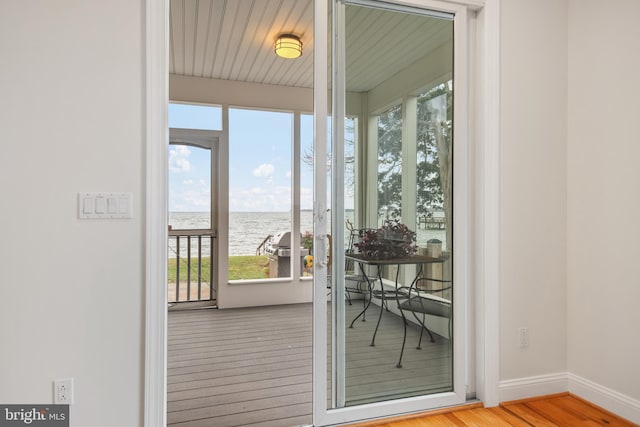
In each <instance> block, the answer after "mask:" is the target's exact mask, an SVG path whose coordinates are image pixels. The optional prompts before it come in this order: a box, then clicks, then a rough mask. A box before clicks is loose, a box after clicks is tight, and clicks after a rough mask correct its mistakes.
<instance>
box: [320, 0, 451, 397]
mask: <svg viewBox="0 0 640 427" xmlns="http://www.w3.org/2000/svg"><path fill="white" fill-rule="evenodd" d="M379 5H380V3H378V2H368V1H361V0H358V1H357V2H355V1H354V2H349V1H347V2H346V3H345V4H337V5H334V7H336V9H337V10H338V11H337V13H338V14H340V13H342V16H339V17H338V18H337V19H336V20H334V25H336V31H338V32H340V30H341V28H342V29H343V30H344V31H343V33H342V35H339V36H338V37H337V38H336V40H337V41H338V42H337V43H336V46H335V48H336V49H337V50H338V53H337V54H336V55H334V61H335V65H336V66H337V67H338V68H339V69H338V70H337V72H336V74H335V75H336V76H337V81H335V82H334V92H333V96H334V97H337V98H339V99H338V102H334V113H333V122H334V125H335V126H336V127H340V129H344V130H343V131H342V132H336V131H335V130H334V132H333V154H334V156H339V157H340V158H341V161H337V162H336V161H334V163H333V168H334V169H333V171H332V178H333V180H334V182H333V189H334V191H333V193H334V195H333V200H332V206H333V207H334V210H335V211H334V212H332V216H333V224H334V226H335V225H336V224H337V222H338V220H339V221H343V222H344V223H345V224H348V225H349V228H345V231H344V235H343V237H344V246H340V247H339V249H338V250H334V253H333V255H334V256H333V259H334V270H333V271H334V275H333V284H334V286H333V289H332V293H331V298H332V304H331V311H330V319H331V320H332V321H333V324H334V327H333V330H332V334H333V335H332V340H331V344H332V345H333V352H332V360H331V363H332V365H333V366H334V370H333V374H332V379H333V382H332V384H333V386H334V387H333V389H332V390H333V393H334V395H333V398H334V399H333V400H332V402H333V407H334V408H343V407H357V406H360V405H364V404H371V403H377V402H383V401H390V400H399V399H404V398H407V397H415V396H425V395H439V396H444V395H446V394H447V393H449V395H450V396H452V394H451V392H453V391H454V370H453V360H454V355H453V348H454V346H453V327H452V322H453V315H452V313H453V305H454V301H453V293H452V291H451V290H452V287H453V280H452V272H451V265H452V259H453V252H452V250H453V248H452V244H451V236H452V232H453V230H452V227H453V220H452V215H453V210H452V204H451V200H452V191H453V190H452V185H451V183H452V173H453V172H452V171H453V157H452V155H451V152H452V135H453V133H452V126H453V116H452V110H451V106H452V102H451V100H452V98H451V96H452V95H451V94H452V91H453V74H454V73H453V36H454V21H453V19H452V15H446V14H441V13H433V12H430V11H425V10H420V9H413V8H409V7H406V6H402V7H397V8H396V7H394V6H393V5H390V4H384V8H382V7H379ZM342 25H343V27H341V26H342ZM341 43H342V44H341ZM340 52H342V53H340ZM340 76H342V77H343V78H344V85H340V84H339V83H340V80H339V79H340ZM340 91H341V92H340ZM340 100H344V103H342V102H341V101H340ZM353 100H356V102H355V103H354V102H353ZM354 105H355V107H354ZM336 106H337V107H336ZM343 108H344V110H345V111H343V110H342V109H343ZM354 108H355V109H359V114H358V116H359V117H360V121H361V126H360V127H358V121H350V120H349V119H345V116H346V115H347V114H346V113H351V112H352V111H354ZM350 129H351V130H350ZM356 129H359V130H360V132H359V133H357V134H358V138H355V135H356V131H355V130H356ZM351 141H356V144H355V146H353V148H351V144H352V142H351ZM359 209H360V211H359ZM362 210H364V211H362ZM365 229H366V230H365ZM403 231H404V233H403ZM396 232H400V235H399V237H398V235H394V233H396ZM335 234H336V235H337V233H335ZM398 239H404V240H403V241H402V242H399V241H398ZM407 239H408V240H407ZM334 246H335V243H334ZM371 248H374V249H371ZM336 262H338V263H340V266H341V267H342V266H344V268H340V269H338V268H335V266H336V264H335V263H336ZM358 290H359V292H358ZM458 396H460V394H458ZM456 398H457V399H459V397H456ZM399 402H400V400H399Z"/></svg>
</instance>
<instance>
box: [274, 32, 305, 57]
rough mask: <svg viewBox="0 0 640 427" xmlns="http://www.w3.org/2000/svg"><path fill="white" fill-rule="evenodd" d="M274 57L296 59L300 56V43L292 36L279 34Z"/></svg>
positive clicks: (298, 38) (296, 37) (297, 38)
mask: <svg viewBox="0 0 640 427" xmlns="http://www.w3.org/2000/svg"><path fill="white" fill-rule="evenodd" d="M276 55H278V56H279V57H281V58H288V59H293V58H298V57H299V56H300V55H302V41H300V37H298V36H295V35H293V34H280V35H279V36H278V39H277V40H276Z"/></svg>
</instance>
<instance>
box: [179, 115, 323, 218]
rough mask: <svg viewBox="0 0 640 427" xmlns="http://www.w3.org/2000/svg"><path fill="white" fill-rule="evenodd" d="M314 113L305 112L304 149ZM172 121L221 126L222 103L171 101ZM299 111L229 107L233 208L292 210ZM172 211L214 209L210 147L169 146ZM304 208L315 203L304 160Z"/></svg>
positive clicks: (184, 124) (213, 127) (309, 140)
mask: <svg viewBox="0 0 640 427" xmlns="http://www.w3.org/2000/svg"><path fill="white" fill-rule="evenodd" d="M312 126H313V118H312V116H310V115H303V116H302V118H301V134H302V138H301V149H302V152H303V153H304V152H305V151H309V150H311V146H312V140H313V127H312ZM169 127H174V128H187V129H208V130H220V129H221V127H222V126H221V109H220V108H219V107H209V106H206V107H205V106H192V105H185V104H170V105H169ZM292 129H293V114H292V113H283V112H271V111H260V110H246V109H230V110H229V139H230V143H229V210H230V211H231V212H287V211H289V210H290V208H291V188H292V179H291V174H292V172H293V169H292V159H291V153H292V143H291V141H292ZM168 160H169V211H171V212H207V211H209V210H210V201H209V198H210V194H211V180H210V165H211V157H210V153H209V151H208V150H205V149H201V148H197V147H190V146H184V145H171V146H169V153H168ZM300 190H301V208H302V209H311V208H312V206H313V170H312V168H311V165H308V164H305V163H303V162H302V163H301V186H300Z"/></svg>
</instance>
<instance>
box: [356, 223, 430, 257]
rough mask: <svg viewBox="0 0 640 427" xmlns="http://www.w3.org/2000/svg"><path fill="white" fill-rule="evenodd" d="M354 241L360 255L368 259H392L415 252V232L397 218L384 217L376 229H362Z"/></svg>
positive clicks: (416, 248)
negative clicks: (357, 238)
mask: <svg viewBox="0 0 640 427" xmlns="http://www.w3.org/2000/svg"><path fill="white" fill-rule="evenodd" d="M359 237H360V240H359V241H358V242H356V243H354V246H355V247H356V248H358V251H359V252H360V254H362V256H364V257H366V258H369V259H378V260H380V259H393V258H402V257H406V256H411V255H413V254H415V253H416V251H417V250H418V247H417V246H416V233H415V232H414V231H411V230H409V228H408V227H407V226H406V225H404V224H402V223H401V222H400V221H398V220H397V219H386V220H385V221H384V223H383V224H382V227H380V228H378V229H369V230H364V231H363V232H361V234H360V236H359Z"/></svg>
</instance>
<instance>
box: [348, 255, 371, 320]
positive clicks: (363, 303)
mask: <svg viewBox="0 0 640 427" xmlns="http://www.w3.org/2000/svg"><path fill="white" fill-rule="evenodd" d="M360 272H361V273H362V277H364V280H365V281H366V282H367V288H368V289H369V301H368V302H366V305H365V301H364V300H363V301H362V305H363V307H364V308H363V309H362V311H361V312H360V313H358V315H357V316H356V317H355V318H354V319H353V320H352V321H351V324H350V325H349V328H353V324H354V323H355V322H356V320H358V319H359V318H360V316H362V321H363V322H364V321H365V316H366V314H365V313H366V312H367V309H368V308H369V305H371V300H372V299H373V298H372V294H373V289H372V285H371V281H370V280H369V276H367V275H366V274H365V272H364V267H362V264H360Z"/></svg>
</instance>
